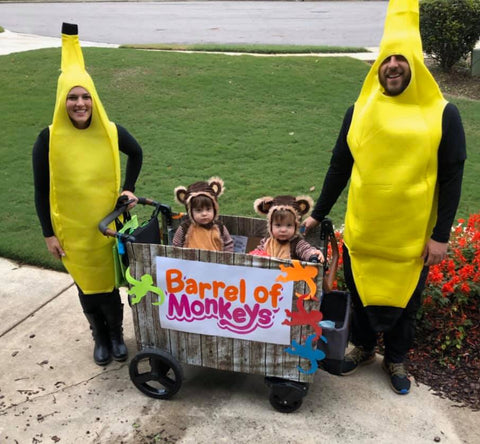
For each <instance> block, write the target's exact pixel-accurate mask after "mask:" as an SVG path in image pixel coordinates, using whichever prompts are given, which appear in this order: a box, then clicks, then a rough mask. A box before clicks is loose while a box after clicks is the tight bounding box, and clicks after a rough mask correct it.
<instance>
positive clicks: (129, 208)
mask: <svg viewBox="0 0 480 444" xmlns="http://www.w3.org/2000/svg"><path fill="white" fill-rule="evenodd" d="M120 196H127V197H128V200H133V202H132V203H130V204H128V207H127V210H131V209H132V208H133V207H134V206H135V205H137V202H138V197H137V196H135V194H133V193H132V192H131V191H127V190H123V191H122V193H121V194H120Z"/></svg>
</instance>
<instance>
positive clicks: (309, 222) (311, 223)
mask: <svg viewBox="0 0 480 444" xmlns="http://www.w3.org/2000/svg"><path fill="white" fill-rule="evenodd" d="M319 223H320V222H319V221H318V220H317V219H314V218H313V217H312V216H308V217H307V218H306V219H305V220H304V221H303V223H302V224H301V226H300V228H301V227H305V234H306V233H307V232H308V230H310V228H315V227H316V226H317V225H318V224H319ZM300 232H302V230H301V229H300Z"/></svg>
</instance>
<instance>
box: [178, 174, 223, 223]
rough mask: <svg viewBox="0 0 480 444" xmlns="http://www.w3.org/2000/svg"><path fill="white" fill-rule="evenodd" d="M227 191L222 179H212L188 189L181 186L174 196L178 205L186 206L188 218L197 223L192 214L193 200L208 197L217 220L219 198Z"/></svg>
mask: <svg viewBox="0 0 480 444" xmlns="http://www.w3.org/2000/svg"><path fill="white" fill-rule="evenodd" d="M224 191H225V185H224V183H223V180H222V179H220V177H211V178H210V179H208V181H207V182H203V181H200V182H195V183H192V184H191V185H189V186H188V187H184V186H179V187H177V188H175V190H174V195H175V199H176V201H177V202H178V203H180V204H182V205H185V208H186V210H187V213H188V216H189V217H190V220H191V221H192V222H195V221H194V219H193V214H192V199H193V198H194V197H197V196H205V197H208V198H209V199H210V200H211V201H212V207H213V209H214V212H215V218H217V216H218V208H219V207H218V198H219V197H220V196H221V195H222V194H223V192H224Z"/></svg>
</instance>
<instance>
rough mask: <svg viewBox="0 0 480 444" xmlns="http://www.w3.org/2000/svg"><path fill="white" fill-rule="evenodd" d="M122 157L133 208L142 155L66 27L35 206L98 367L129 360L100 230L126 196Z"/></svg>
mask: <svg viewBox="0 0 480 444" xmlns="http://www.w3.org/2000/svg"><path fill="white" fill-rule="evenodd" d="M119 151H121V152H123V153H124V154H126V155H127V156H128V161H127V171H126V177H125V182H124V184H123V187H122V190H123V191H122V192H121V194H122V195H126V196H127V197H128V198H129V199H131V200H133V203H132V205H133V204H134V203H135V201H136V197H135V196H134V194H133V192H134V190H135V182H136V180H137V177H138V175H139V173H140V168H141V165H142V149H141V147H140V145H139V144H138V142H137V141H136V140H135V139H134V138H133V137H132V136H131V135H130V134H129V133H128V131H127V130H126V129H125V128H123V127H121V126H120V125H116V124H114V123H113V122H110V121H109V120H108V117H107V114H106V112H105V110H104V108H103V106H102V103H101V101H100V98H99V97H98V94H97V92H96V89H95V85H94V83H93V81H92V79H91V77H90V76H89V74H88V73H87V71H86V70H85V64H84V60H83V54H82V49H81V47H80V43H79V39H78V28H77V25H72V24H67V23H64V24H63V27H62V62H61V74H60V76H59V79H58V85H57V97H56V104H55V110H54V114H53V121H52V124H51V125H50V126H49V127H47V128H45V129H44V130H43V131H42V132H41V133H40V135H39V136H38V138H37V140H36V142H35V145H34V148H33V172H34V184H35V206H36V209H37V214H38V217H39V219H40V223H41V226H42V231H43V235H44V236H45V241H46V244H47V248H48V250H49V251H50V252H51V253H52V255H53V256H55V257H56V258H59V259H61V260H62V261H63V264H64V266H65V268H66V269H67V270H68V272H69V273H70V275H71V276H72V278H73V280H74V281H75V284H76V285H77V287H78V292H79V297H80V303H81V305H82V308H83V311H84V313H85V316H86V318H87V319H88V321H89V323H90V327H91V329H92V333H93V337H94V341H95V348H94V354H93V357H94V360H95V362H96V363H97V364H99V365H105V364H107V363H109V362H110V361H111V359H112V357H113V358H114V359H115V360H118V361H124V360H125V359H127V349H126V347H125V343H124V341H123V333H122V321H123V305H122V303H121V299H120V294H119V292H118V289H116V288H115V281H114V267H113V257H112V245H113V239H111V238H107V237H104V236H103V235H102V234H101V233H100V231H99V230H98V228H97V227H98V223H99V221H100V220H102V219H103V218H104V217H105V215H107V214H108V213H110V212H111V211H112V210H113V209H114V207H115V204H116V201H117V198H118V195H119V192H120V160H119Z"/></svg>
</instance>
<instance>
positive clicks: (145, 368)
mask: <svg viewBox="0 0 480 444" xmlns="http://www.w3.org/2000/svg"><path fill="white" fill-rule="evenodd" d="M129 370H130V379H131V380H132V382H133V384H134V385H135V387H137V388H138V389H139V390H140V391H141V392H142V393H145V394H146V395H147V396H150V397H151V398H157V399H169V398H171V397H172V396H173V395H174V394H175V393H177V392H178V390H180V387H181V385H182V381H183V372H182V367H181V366H180V364H179V363H178V362H177V360H176V359H175V358H174V357H173V356H172V355H171V354H170V353H167V352H165V351H163V350H157V349H145V350H142V351H140V352H138V353H137V354H136V355H135V357H134V358H133V359H132V360H131V361H130V367H129Z"/></svg>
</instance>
